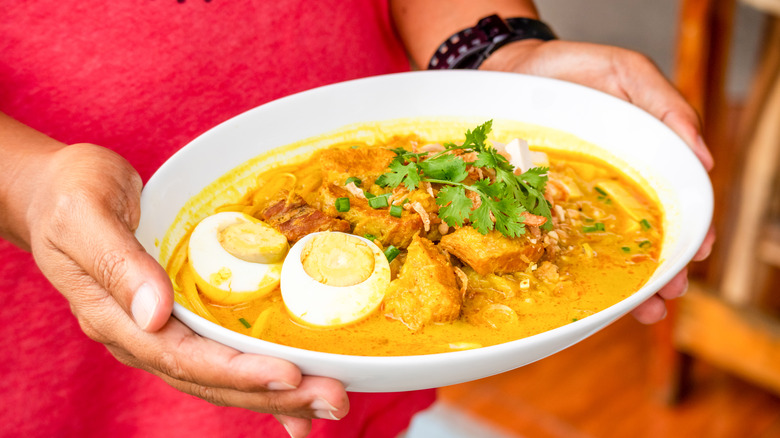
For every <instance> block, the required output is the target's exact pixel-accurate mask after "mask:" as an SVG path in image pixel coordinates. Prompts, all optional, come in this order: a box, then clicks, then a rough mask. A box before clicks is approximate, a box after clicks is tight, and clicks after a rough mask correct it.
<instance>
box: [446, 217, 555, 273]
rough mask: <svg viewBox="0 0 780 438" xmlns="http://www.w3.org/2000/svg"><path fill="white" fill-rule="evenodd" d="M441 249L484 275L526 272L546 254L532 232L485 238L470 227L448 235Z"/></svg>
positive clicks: (489, 235) (490, 235)
mask: <svg viewBox="0 0 780 438" xmlns="http://www.w3.org/2000/svg"><path fill="white" fill-rule="evenodd" d="M439 246H440V247H441V248H443V249H445V250H447V251H448V252H449V253H450V254H452V255H454V256H455V257H457V258H459V259H460V260H461V261H462V262H463V263H465V264H467V265H469V266H471V268H472V269H474V270H475V271H477V273H479V274H481V275H487V274H506V273H509V272H516V271H522V270H524V269H525V268H527V267H528V266H529V265H531V264H532V263H536V262H537V261H539V259H540V258H541V257H542V255H543V254H544V245H543V244H542V243H541V241H537V243H534V242H533V241H532V240H531V237H530V236H529V235H528V233H526V234H525V235H523V236H521V237H516V238H513V239H510V238H508V237H505V236H504V235H502V234H501V233H499V232H498V231H495V230H494V231H490V232H489V233H487V234H486V235H483V234H481V233H480V232H479V231H477V230H476V229H475V228H473V227H469V226H465V227H462V228H459V229H457V230H455V231H454V232H452V233H450V234H447V235H445V236H444V237H442V239H441V242H440V243H439Z"/></svg>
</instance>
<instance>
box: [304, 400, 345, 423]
mask: <svg viewBox="0 0 780 438" xmlns="http://www.w3.org/2000/svg"><path fill="white" fill-rule="evenodd" d="M309 407H310V408H312V409H313V410H314V416H315V417H317V418H324V419H326V420H338V419H339V417H337V416H336V414H334V411H336V407H335V406H333V405H332V404H330V403H329V402H328V401H327V400H325V399H324V398H318V399H317V400H314V401H313V402H311V405H309Z"/></svg>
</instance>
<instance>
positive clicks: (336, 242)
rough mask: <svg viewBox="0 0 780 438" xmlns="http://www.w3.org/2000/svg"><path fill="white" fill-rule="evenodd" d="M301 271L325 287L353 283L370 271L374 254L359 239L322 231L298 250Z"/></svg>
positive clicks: (363, 278)
mask: <svg viewBox="0 0 780 438" xmlns="http://www.w3.org/2000/svg"><path fill="white" fill-rule="evenodd" d="M301 264H302V265H303V270H304V271H306V273H307V274H308V275H309V276H310V277H311V278H313V279H314V280H317V281H318V282H320V283H322V284H327V285H329V286H339V287H344V286H353V285H356V284H359V283H362V282H363V281H365V280H366V279H367V278H368V277H370V276H371V273H372V272H374V254H373V252H372V251H371V248H369V247H368V245H366V243H365V242H363V241H362V240H360V239H358V238H356V237H353V236H350V235H348V234H343V233H322V234H319V235H317V236H315V237H314V238H312V239H311V240H310V241H308V242H307V243H306V246H305V247H304V248H303V251H301Z"/></svg>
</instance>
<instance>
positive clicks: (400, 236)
mask: <svg viewBox="0 0 780 438" xmlns="http://www.w3.org/2000/svg"><path fill="white" fill-rule="evenodd" d="M319 193H320V202H321V204H322V208H323V210H324V211H325V212H326V213H328V214H330V215H333V216H338V217H340V218H342V219H344V220H346V221H347V222H349V223H350V224H351V225H352V233H353V234H357V235H358V236H365V235H366V234H371V235H373V236H376V238H377V239H379V241H380V242H382V245H384V246H388V245H394V246H396V247H397V248H406V247H407V246H409V244H410V243H411V242H412V238H413V237H414V236H416V235H418V234H420V233H421V232H422V230H423V222H422V219H421V218H420V216H419V215H418V214H413V213H409V212H406V211H405V212H404V213H402V214H401V217H394V216H390V211H389V210H388V209H387V208H377V209H375V208H372V207H371V206H370V205H368V200H367V199H362V198H358V197H356V196H354V195H353V194H352V193H350V192H349V191H348V190H347V189H346V188H344V187H343V186H337V185H333V184H323V185H322V187H320V192H319ZM338 198H348V199H349V205H350V208H349V211H343V212H342V211H338V210H336V199H338Z"/></svg>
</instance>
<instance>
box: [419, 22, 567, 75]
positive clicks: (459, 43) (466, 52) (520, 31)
mask: <svg viewBox="0 0 780 438" xmlns="http://www.w3.org/2000/svg"><path fill="white" fill-rule="evenodd" d="M525 39H540V40H544V41H549V40H553V39H556V36H555V33H553V31H552V29H550V27H549V26H547V25H546V24H545V23H543V22H541V21H539V20H535V19H533V18H525V17H521V18H507V19H506V20H504V19H502V18H501V17H499V16H498V15H490V16H488V17H485V18H482V19H481V20H479V22H478V23H477V25H476V26H474V27H470V28H468V29H463V30H461V31H460V32H458V33H456V34H454V35H452V36H451V37H449V38H447V40H446V41H444V42H443V43H442V44H441V45H440V46H439V48H438V49H436V53H434V54H433V57H431V60H430V62H429V63H428V70H439V69H476V68H478V67H479V66H480V65H481V64H482V63H483V62H484V61H485V59H487V57H488V56H490V55H491V54H492V53H493V52H495V51H496V50H498V49H499V48H501V47H503V46H504V45H506V44H509V43H511V42H514V41H520V40H525Z"/></svg>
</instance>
